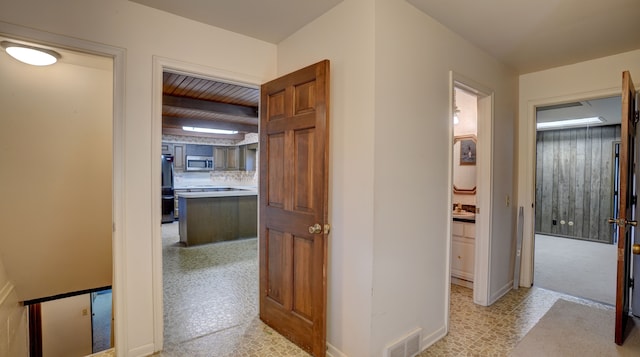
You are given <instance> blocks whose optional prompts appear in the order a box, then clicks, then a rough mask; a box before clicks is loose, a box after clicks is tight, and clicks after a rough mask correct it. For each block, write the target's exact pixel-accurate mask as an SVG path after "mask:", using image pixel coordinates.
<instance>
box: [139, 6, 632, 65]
mask: <svg viewBox="0 0 640 357" xmlns="http://www.w3.org/2000/svg"><path fill="white" fill-rule="evenodd" d="M130 1H133V2H136V3H140V4H143V5H147V6H150V7H153V8H156V9H159V10H163V11H167V12H170V13H173V14H176V15H179V16H183V17H186V18H190V19H192V20H196V21H199V22H203V23H207V24H210V25H213V26H217V27H220V28H224V29H227V30H229V31H233V32H237V33H241V34H244V35H247V36H250V37H253V38H257V39H261V40H264V41H267V42H271V43H278V42H280V41H282V40H283V39H285V38H287V37H288V36H290V35H291V34H293V33H294V32H296V31H297V30H298V29H300V28H301V27H303V26H304V25H305V24H307V23H309V22H311V21H313V20H314V19H315V18H317V17H319V16H320V15H322V14H324V13H325V12H326V11H328V10H330V9H331V8H333V7H334V6H335V5H337V4H338V3H340V2H341V1H342V0H315V1H313V0H307V1H301V0H269V1H266V0H216V1H211V0H181V1H175V0H130ZM407 1H408V2H409V3H411V4H413V5H414V6H415V7H417V8H418V9H420V10H421V11H423V12H425V13H426V14H428V15H429V16H431V17H433V18H435V19H436V20H438V21H439V22H440V23H442V24H444V25H445V26H446V27H448V28H450V29H451V30H453V31H454V32H456V33H458V34H459V35H460V36H462V37H463V38H465V39H467V40H468V41H470V42H472V43H474V44H475V45H476V46H478V47H480V48H482V49H484V50H485V51H486V52H488V53H489V54H491V55H492V56H493V57H495V58H497V59H498V60H500V61H501V62H503V63H505V64H507V65H509V66H511V67H513V68H515V69H516V70H517V71H518V72H519V73H528V72H533V71H537V70H542V69H547V68H552V67H557V66H561V65H566V64H572V63H577V62H581V61H585V60H589V59H593V58H598V57H603V56H608V55H612V54H616V53H621V52H625V51H630V50H633V49H637V48H638V47H640V20H639V19H640V0H482V1H478V0H446V1H443V0H407Z"/></svg>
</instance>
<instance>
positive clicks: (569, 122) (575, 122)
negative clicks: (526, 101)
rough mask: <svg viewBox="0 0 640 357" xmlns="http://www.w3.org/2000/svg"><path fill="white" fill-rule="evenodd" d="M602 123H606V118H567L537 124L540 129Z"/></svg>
mask: <svg viewBox="0 0 640 357" xmlns="http://www.w3.org/2000/svg"><path fill="white" fill-rule="evenodd" d="M602 123H604V119H602V118H600V117H590V118H578V119H567V120H558V121H550V122H543V123H538V124H537V125H536V128H538V130H540V129H552V128H566V127H574V126H581V125H589V124H602Z"/></svg>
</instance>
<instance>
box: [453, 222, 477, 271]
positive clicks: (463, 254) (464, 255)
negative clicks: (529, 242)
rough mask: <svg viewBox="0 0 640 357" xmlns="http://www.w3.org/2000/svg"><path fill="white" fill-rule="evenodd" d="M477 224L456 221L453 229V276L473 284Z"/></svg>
mask: <svg viewBox="0 0 640 357" xmlns="http://www.w3.org/2000/svg"><path fill="white" fill-rule="evenodd" d="M475 226H476V225H475V223H470V222H458V221H454V222H453V226H452V228H451V235H452V237H451V276H452V277H454V278H458V279H463V280H466V281H468V282H473V273H474V265H475V254H476V250H475V236H476V227H475Z"/></svg>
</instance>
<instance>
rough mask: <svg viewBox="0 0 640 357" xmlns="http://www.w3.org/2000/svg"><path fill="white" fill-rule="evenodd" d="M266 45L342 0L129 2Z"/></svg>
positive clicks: (174, 0)
mask: <svg viewBox="0 0 640 357" xmlns="http://www.w3.org/2000/svg"><path fill="white" fill-rule="evenodd" d="M130 1H132V2H137V3H139V4H142V5H147V6H149V7H153V8H156V9H159V10H163V11H166V12H170V13H172V14H175V15H179V16H182V17H186V18H188V19H191V20H195V21H199V22H202V23H205V24H209V25H212V26H216V27H220V28H223V29H225V30H229V31H233V32H236V33H241V34H243V35H247V36H249V37H253V38H257V39H260V40H263V41H266V42H271V43H278V42H280V41H282V40H284V39H285V38H287V37H289V36H290V35H291V34H293V33H295V32H296V31H298V30H299V29H301V28H302V27H304V25H306V24H308V23H310V22H311V21H313V20H314V19H316V18H317V17H319V16H320V15H322V14H324V13H325V12H327V11H328V10H330V9H331V8H333V7H334V6H335V5H336V4H338V3H340V2H341V1H342V0H180V1H176V0H130Z"/></svg>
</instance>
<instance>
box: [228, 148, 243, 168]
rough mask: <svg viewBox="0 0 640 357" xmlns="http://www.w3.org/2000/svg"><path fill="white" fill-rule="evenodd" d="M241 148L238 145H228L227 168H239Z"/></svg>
mask: <svg viewBox="0 0 640 357" xmlns="http://www.w3.org/2000/svg"><path fill="white" fill-rule="evenodd" d="M239 153H240V151H239V149H238V147H237V146H228V147H227V167H226V168H225V169H226V170H238V169H239V167H240V165H239V164H240V163H239V159H240V157H239Z"/></svg>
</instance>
